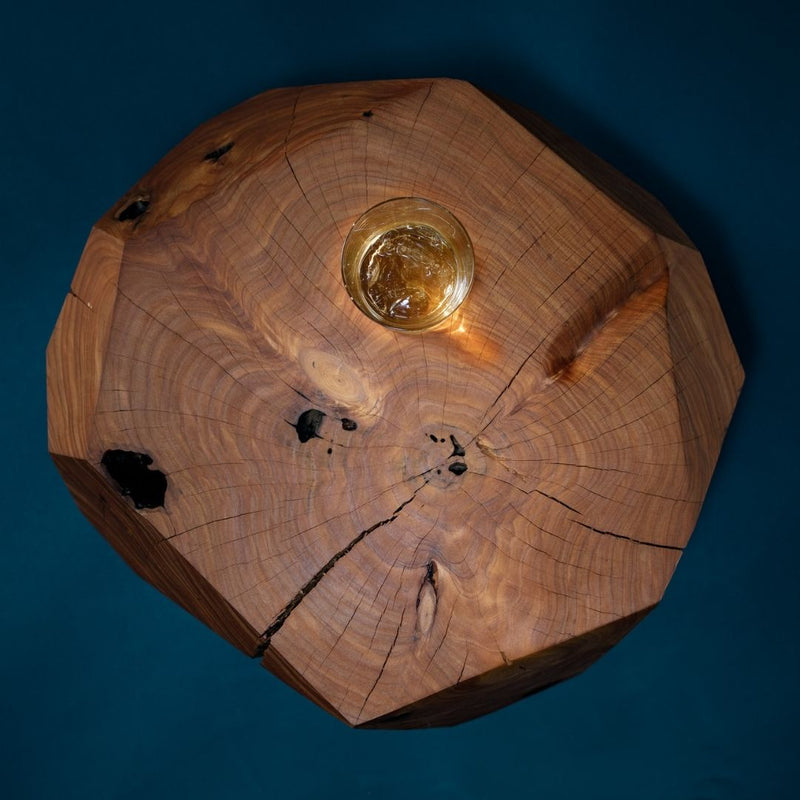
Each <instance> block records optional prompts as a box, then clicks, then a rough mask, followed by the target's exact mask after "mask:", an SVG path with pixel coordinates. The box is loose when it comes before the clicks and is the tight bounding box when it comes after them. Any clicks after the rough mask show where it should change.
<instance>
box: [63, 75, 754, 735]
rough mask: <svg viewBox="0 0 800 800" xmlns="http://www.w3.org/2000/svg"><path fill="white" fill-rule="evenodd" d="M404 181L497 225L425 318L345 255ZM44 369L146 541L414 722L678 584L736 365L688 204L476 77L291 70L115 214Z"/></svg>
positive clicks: (343, 707)
mask: <svg viewBox="0 0 800 800" xmlns="http://www.w3.org/2000/svg"><path fill="white" fill-rule="evenodd" d="M405 196H421V197H425V198H428V199H430V200H433V201H435V202H437V203H439V204H441V205H442V206H444V207H445V208H446V209H448V210H449V211H450V212H452V213H453V214H454V215H455V216H456V217H457V218H458V219H459V220H460V221H461V223H462V224H463V225H464V227H465V228H466V229H467V232H468V233H469V236H470V237H471V239H472V243H473V247H474V252H475V282H474V285H473V288H472V291H471V294H470V295H469V297H468V298H467V300H466V302H465V303H464V304H463V306H462V307H461V308H460V309H459V310H458V311H457V312H456V313H455V314H454V315H453V316H452V317H450V318H449V319H448V320H447V321H446V322H445V323H444V324H443V325H442V326H440V327H438V328H437V329H434V330H431V331H428V332H425V333H422V334H413V335H412V334H404V333H400V332H396V331H393V330H390V329H388V328H385V327H382V326H380V325H378V324H376V323H375V322H372V321H370V320H369V319H367V318H366V317H365V316H364V315H363V314H362V313H361V312H360V311H359V310H358V309H357V308H356V307H355V305H353V303H351V301H350V299H349V298H348V296H347V293H346V291H345V289H344V286H343V284H342V280H341V274H340V257H341V250H342V244H343V241H344V238H345V237H346V235H347V233H348V230H349V229H350V227H351V225H352V224H353V222H354V220H355V219H356V218H357V217H359V216H360V215H361V214H362V213H363V212H364V211H366V210H367V209H368V208H370V207H372V206H374V205H375V204H377V203H380V202H382V201H384V200H388V199H391V198H395V197H405ZM47 366H48V407H49V435H50V449H51V452H52V453H53V456H54V458H55V461H56V464H57V465H58V467H59V469H60V470H61V472H62V474H63V476H64V478H65V480H66V482H67V484H68V486H69V488H70V490H71V491H72V493H73V495H74V496H75V498H76V500H77V501H78V504H79V505H80V507H81V509H82V510H83V512H84V513H85V514H86V515H87V516H88V517H89V519H90V520H91V521H92V522H93V523H94V524H95V525H96V526H97V527H98V528H99V529H100V531H101V532H102V533H103V534H104V535H105V536H106V537H107V538H108V540H109V541H110V542H111V544H112V545H113V546H114V547H115V548H116V549H117V550H118V551H119V552H120V553H121V554H122V555H123V557H124V558H125V559H126V560H127V561H128V562H129V563H130V564H131V566H132V567H133V568H134V569H136V570H137V572H139V574H140V575H142V576H143V577H144V578H145V579H146V580H148V581H150V582H151V583H153V584H154V585H155V586H157V587H158V588H159V589H160V590H161V591H163V592H164V593H165V594H167V595H168V596H170V597H172V598H173V599H175V600H176V601H177V602H179V603H181V604H182V605H183V606H184V607H185V608H187V609H188V610H189V611H191V612H192V613H193V614H195V615H196V616H198V617H199V618H200V619H202V620H203V621H204V622H206V623H207V624H208V625H209V626H211V627H212V628H213V629H214V630H216V631H217V632H219V633H220V634H221V635H223V636H225V637H226V638H227V639H228V640H230V641H231V642H232V643H234V644H235V645H236V646H237V647H239V648H241V649H242V650H243V651H245V652H246V653H248V654H250V655H256V654H263V659H264V664H265V665H266V666H267V667H268V668H269V669H271V670H272V671H273V672H275V673H276V674H277V675H279V676H280V677H281V678H283V679H284V680H285V681H287V682H288V683H289V684H291V685H292V686H294V687H295V688H297V689H298V690H300V691H301V692H303V693H304V694H306V695H307V696H308V697H310V698H312V699H313V700H314V701H315V702H317V703H319V704H320V705H321V706H323V707H324V708H326V709H327V710H329V711H330V712H331V713H333V714H335V715H337V716H338V717H340V718H341V719H343V720H345V721H346V722H348V723H349V724H351V725H386V726H395V727H405V726H419V725H429V724H447V723H453V722H458V721H461V720H464V719H468V718H470V717H474V716H477V715H478V714H481V713H485V712H487V711H490V710H492V709H494V708H497V707H499V706H502V705H504V704H506V703H509V702H512V701H513V700H516V699H518V698H519V697H522V696H524V695H526V694H529V693H530V692H532V691H535V690H536V689H538V688H541V687H543V686H545V685H547V684H550V683H552V682H554V681H557V680H561V679H563V678H566V677H569V676H570V675H573V674H575V673H576V672H578V671H580V670H581V669H583V668H584V667H586V666H587V665H588V664H589V663H591V661H593V660H594V659H595V658H597V657H598V656H599V655H600V654H601V653H602V652H603V651H604V650H606V649H607V648H608V647H610V646H611V645H612V644H613V643H614V642H616V641H617V640H618V639H619V638H620V637H621V636H622V635H624V633H625V632H627V631H628V630H629V629H630V628H631V627H632V626H633V625H634V624H635V623H636V622H637V621H638V620H639V619H640V618H641V617H642V616H643V615H644V614H645V613H646V612H647V611H648V610H649V609H651V608H652V607H653V606H654V605H655V604H656V603H658V601H659V599H660V598H661V596H662V594H663V592H664V589H665V587H666V585H667V583H668V581H669V579H670V576H671V575H672V572H673V569H674V568H675V565H676V563H677V561H678V558H679V557H680V554H681V551H682V549H683V548H684V546H685V545H686V542H687V540H688V538H689V536H690V534H691V531H692V528H693V526H694V524H695V521H696V518H697V515H698V512H699V510H700V505H701V502H702V499H703V496H704V494H705V491H706V488H707V485H708V482H709V480H710V477H711V473H712V470H713V467H714V464H715V461H716V458H717V455H718V453H719V449H720V445H721V442H722V438H723V435H724V431H725V428H726V426H727V423H728V421H729V419H730V416H731V413H732V411H733V407H734V405H735V402H736V397H737V395H738V392H739V389H740V386H741V382H742V378H743V375H742V371H741V367H740V364H739V361H738V359H737V356H736V353H735V350H734V348H733V345H732V344H731V341H730V338H729V335H728V332H727V329H726V326H725V322H724V320H723V318H722V315H721V312H720V310H719V307H718V304H717V301H716V298H715V296H714V293H713V290H712V287H711V285H710V282H709V279H708V276H707V274H706V271H705V268H704V266H703V262H702V260H701V258H700V256H699V254H698V253H697V252H696V250H695V249H694V248H693V246H692V245H691V243H690V242H689V240H688V239H687V238H686V236H685V235H684V234H683V233H682V231H681V230H680V229H679V228H678V226H677V225H676V224H675V222H674V221H673V220H672V219H671V218H670V217H669V215H668V214H667V213H666V212H665V211H664V209H663V208H662V207H661V206H660V205H659V204H658V203H657V202H656V201H655V200H654V199H653V198H652V197H650V196H649V195H647V194H646V193H645V192H643V191H642V190H641V189H639V188H638V187H635V186H634V185H633V184H631V183H630V182H629V181H627V179H625V178H623V177H622V176H620V175H619V174H618V173H616V172H615V171H614V170H612V169H611V168H610V167H608V166H607V165H606V164H604V163H603V162H601V161H599V160H598V159H596V158H595V157H594V156H592V155H591V154H589V153H587V152H586V151H585V150H583V149H582V148H580V147H579V146H578V145H576V144H575V143H573V142H571V141H569V140H568V139H566V138H565V137H564V136H563V135H561V134H559V133H558V131H555V130H554V129H553V128H552V127H550V126H549V125H548V124H547V123H545V122H544V121H543V120H541V119H539V118H538V117H536V116H535V115H533V114H531V113H530V112H527V111H524V110H523V109H520V108H518V107H514V106H512V105H511V104H509V103H507V102H505V101H502V100H499V99H498V98H489V97H488V96H487V95H485V94H483V93H481V92H480V91H478V90H476V89H475V88H474V87H472V86H470V85H468V84H465V83H461V82H456V81H449V80H435V81H417V80H413V81H392V82H379V83H362V84H351V85H338V86H316V87H305V88H300V89H296V88H294V89H282V90H277V91H271V92H267V93H266V94H264V95H261V96H259V97H256V98H254V99H253V100H250V101H248V102H246V103H244V104H242V105H240V106H238V107H237V108H234V109H232V110H231V111H229V112H227V113H225V114H223V115H221V116H220V117H217V118H216V119H214V120H212V121H211V122H209V123H207V124H206V125H203V126H202V127H200V128H199V129H198V130H196V131H195V132H194V133H193V134H192V135H191V136H189V137H188V138H187V139H186V140H185V141H184V142H182V143H181V144H180V145H179V146H178V147H177V148H175V149H174V150H173V151H172V152H171V153H170V154H169V155H167V156H166V157H165V158H164V159H163V160H162V161H161V162H160V163H159V164H158V165H157V166H156V167H155V168H154V169H153V170H152V171H151V172H150V173H149V174H148V175H146V176H145V177H144V178H143V179H142V181H141V182H140V183H139V184H137V186H136V187H134V189H133V190H132V191H131V192H129V194H128V195H127V196H126V197H125V198H124V199H123V200H122V201H121V202H120V203H119V204H118V206H117V207H115V208H114V209H113V210H112V211H111V212H110V213H109V214H108V215H107V216H105V217H104V218H103V219H101V220H100V221H99V222H98V224H97V225H96V227H95V229H94V230H93V232H92V234H91V236H90V238H89V241H88V243H87V246H86V250H85V252H84V255H83V258H82V260H81V263H80V265H79V267H78V271H77V273H76V276H75V279H74V282H73V285H72V291H71V292H70V294H69V295H68V296H67V298H66V301H65V304H64V308H63V310H62V312H61V316H60V317H59V320H58V324H57V326H56V329H55V332H54V334H53V338H52V340H51V343H50V346H49V349H48V365H47ZM137 454H138V455H137ZM150 460H151V461H150ZM148 462H150V463H148ZM159 473H163V476H166V481H165V485H166V491H165V494H164V495H163V506H160V505H158V503H159V502H160V497H159V492H158V491H157V488H158V487H157V486H156V484H159V485H160V483H159V482H160V481H162V480H163V479H160V478H158V477H157V475H158V474H159ZM154 475H156V477H155V478H153V476H154ZM137 506H141V507H137ZM148 506H154V507H148Z"/></svg>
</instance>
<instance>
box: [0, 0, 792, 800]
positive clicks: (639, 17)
mask: <svg viewBox="0 0 800 800" xmlns="http://www.w3.org/2000/svg"><path fill="white" fill-rule="evenodd" d="M0 28H1V29H0V66H1V67H2V71H0V76H1V77H0V80H1V81H2V94H1V95H0V109H1V111H0V120H2V126H0V139H1V140H2V141H0V163H2V174H3V184H2V191H0V228H1V233H2V235H1V237H0V259H2V274H0V281H2V292H1V293H0V306H1V307H2V315H0V316H1V317H2V322H1V324H2V348H0V353H2V359H3V363H2V372H3V376H4V377H3V387H2V393H1V395H0V396H1V398H2V399H1V400H0V402H2V455H3V458H2V462H1V463H0V470H2V481H1V482H0V486H2V503H3V505H2V523H0V536H1V537H2V539H1V540H0V554H1V555H0V626H2V631H1V634H2V643H3V649H2V653H3V655H2V658H0V735H2V738H3V739H4V742H3V743H2V744H1V746H0V794H3V795H5V796H6V797H13V798H17V797H20V798H22V797H35V798H40V797H42V798H50V797H53V798H65V797H80V798H129V797H130V798H133V797H149V798H167V797H170V798H172V797H188V796H191V797H194V798H217V797H220V798H222V797H236V796H245V794H247V795H248V796H253V795H254V794H256V793H257V794H258V795H259V796H280V797H286V798H320V797H345V796H347V797H374V798H409V797H418V796H430V797H459V798H494V797H501V796H521V797H528V796H530V797H537V798H581V800H585V799H586V798H609V799H611V798H613V799H614V800H622V799H623V798H637V799H639V798H649V799H653V800H655V799H657V798H726V800H730V799H731V798H754V797H758V798H783V797H786V798H789V797H796V796H797V792H798V789H797V783H798V779H800V767H798V759H797V750H798V737H797V723H796V717H797V714H798V711H799V710H800V708H799V705H798V685H799V684H798V680H797V678H798V663H799V662H798V649H799V648H798V635H797V634H798V625H797V623H798V606H799V605H800V603H799V602H798V585H799V584H798V556H799V555H800V546H798V534H800V524H799V523H800V512H798V508H800V506H799V505H798V502H797V487H798V478H800V470H799V469H798V464H799V463H800V459H799V458H798V445H799V444H800V436H799V435H798V423H797V407H798V401H797V397H798V388H800V387H798V357H797V344H796V343H797V341H798V335H797V323H798V290H800V277H798V276H799V275H800V273H799V272H798V268H799V267H800V259H798V255H800V253H799V252H798V250H799V248H798V240H797V228H798V220H797V216H798V214H797V212H798V203H797V200H796V192H797V187H798V183H800V175H798V133H797V127H798V78H800V70H799V69H798V56H797V49H798V42H799V41H800V15H799V14H798V5H797V4H796V3H789V2H787V3H780V2H778V1H777V0H765V1H764V2H760V3H751V2H748V3H735V2H726V3H722V2H702V0H693V2H684V0H675V1H673V2H668V3H661V4H656V3H652V4H648V3H642V2H640V1H639V2H634V1H633V0H632V1H631V2H626V1H623V0H613V1H609V2H601V0H594V1H588V0H587V1H586V2H576V1H573V0H561V2H559V3H554V2H547V3H544V2H542V3H536V2H530V3H518V2H513V1H512V2H509V0H494V1H493V2H491V3H487V2H483V3H473V2H467V0H462V1H461V2H442V3H436V2H433V0H428V1H427V2H417V0H406V2H404V3H403V4H402V5H397V4H393V3H378V2H374V3H365V2H354V3H351V4H350V5H346V4H334V3H320V2H316V0H310V1H309V2H306V3H295V4H291V3H281V4H277V3H276V4H269V3H266V2H261V3H259V2H255V0H226V1H225V2H213V3H212V2H206V1H205V0H193V2H183V1H182V2H169V1H168V0H167V2H163V3H141V2H118V3H108V2H102V3H101V2H76V3H58V4H56V3H42V2H36V0H31V1H30V2H27V3H24V4H18V5H17V6H16V7H15V8H14V10H13V11H9V10H7V11H6V12H4V17H3V22H2V25H1V26H0ZM439 75H443V76H451V77H459V78H466V79H468V80H471V81H473V82H474V83H477V84H478V85H480V86H482V87H485V88H487V89H491V90H493V91H495V92H497V93H499V94H501V95H505V96H507V97H509V98H511V99H513V100H515V101H517V102H519V103H522V104H524V105H527V106H529V107H531V108H533V109H535V110H537V111H538V112H540V113H542V114H543V115H545V116H547V117H549V118H550V119H551V120H552V121H553V122H554V123H556V124H557V125H559V126H560V127H561V128H563V129H565V130H566V131H567V132H568V133H570V134H571V135H572V136H574V137H575V138H577V139H579V140H581V141H582V142H583V143H584V144H586V145H588V146H589V147H590V148H591V149H593V150H594V151H596V152H597V153H599V154H600V155H602V156H603V157H605V158H606V159H607V160H609V161H611V162H612V163H613V164H615V165H616V166H617V167H619V168H620V169H622V170H623V171H624V172H626V173H627V174H628V175H630V176H631V177H632V178H634V179H635V180H636V181H638V182H639V183H640V184H642V185H643V186H645V187H646V188H648V189H649V190H650V191H652V192H653V193H654V194H656V195H657V196H658V197H659V198H660V199H661V200H662V201H663V202H664V203H665V205H666V206H667V207H668V208H669V209H670V210H671V212H672V213H673V215H674V216H675V217H676V218H677V220H678V221H679V223H680V224H681V225H682V226H683V227H684V229H685V230H686V231H687V232H688V234H689V235H690V236H691V237H692V238H693V239H694V241H695V242H696V243H697V245H698V246H699V248H700V250H701V251H702V253H703V254H704V256H705V259H706V262H707V264H708V268H709V271H710V273H711V276H712V279H713V281H714V283H715V285H716V288H717V290H718V294H719V297H720V300H721V303H722V306H723V309H724V311H725V313H726V316H727V319H728V321H729V325H730V328H731V331H732V335H733V338H734V341H735V342H736V345H737V347H738V349H739V353H740V355H741V358H742V360H743V362H744V365H745V369H746V371H747V380H746V382H745V387H744V391H743V394H742V397H741V401H740V404H739V407H738V409H737V412H736V415H735V417H734V419H733V422H732V425H731V427H730V430H729V434H728V438H727V440H726V443H725V447H724V449H723V453H722V456H721V460H720V463H719V467H718V470H717V472H716V474H715V477H714V480H713V483H712V486H711V489H710V492H709V494H708V497H707V500H706V503H705V506H704V509H703V513H702V515H701V519H700V522H699V525H698V527H697V529H696V531H695V535H694V537H693V539H692V541H691V543H690V545H689V547H688V548H687V550H686V552H685V554H684V556H683V559H682V561H681V563H680V565H679V567H678V570H677V573H676V576H675V578H674V580H673V582H672V583H671V585H670V587H669V589H668V591H667V594H666V597H665V599H664V601H663V603H662V604H661V606H660V607H659V608H658V609H656V611H655V612H654V613H653V614H651V615H650V616H649V617H648V618H647V619H646V620H645V621H644V623H642V624H641V625H640V626H639V627H638V628H637V629H636V630H635V631H634V632H633V633H632V634H631V635H630V636H629V637H628V638H627V639H625V640H624V642H623V643H622V644H621V645H620V646H618V647H617V648H616V649H614V650H613V651H612V652H611V653H610V654H609V655H607V656H606V657H605V658H603V659H602V660H601V661H600V662H599V663H598V664H597V665H595V666H594V667H592V668H591V669H590V670H588V671H587V672H586V673H585V674H584V675H582V676H581V677H579V678H576V679H574V680H572V681H569V682H567V683H564V684H561V685H559V686H557V687H555V688H552V689H550V690H548V691H546V692H544V693H541V694H539V695H536V696H534V697H531V698H529V699H527V700H525V701H523V702H521V703H519V704H517V705H515V706H512V707H510V708H508V709H505V710H503V711H500V712H497V713H495V714H493V715H491V716H489V717H485V718H483V719H480V720H477V721H475V722H471V723H469V724H466V725H463V726H461V727H458V728H454V729H444V730H434V731H416V732H369V731H352V730H350V729H348V728H346V727H345V726H343V725H342V724H340V723H339V722H336V721H335V720H334V719H332V718H331V717H329V716H327V715H326V714H325V713H323V712H322V711H320V710H318V709H317V708H316V707H314V706H312V705H311V704H310V703H309V702H307V701H306V700H305V699H303V698H301V697H300V696H299V695H296V694H294V693H293V692H292V691H291V690H289V689H287V688H286V687H284V686H283V685H282V684H281V683H279V682H278V681H277V680H276V679H274V678H272V676H270V675H269V674H268V673H266V672H265V671H263V670H261V669H260V668H259V666H258V664H257V663H256V662H251V661H249V660H248V659H246V658H244V657H243V656H242V655H241V654H240V653H238V652H237V651H235V650H234V649H233V648H232V647H230V646H229V645H227V644H226V643H225V642H224V641H222V640H221V639H218V638H217V637H216V636H214V635H213V634H211V633H210V632H209V631H207V630H206V629H205V628H204V627H203V626H202V625H201V624H200V623H198V622H196V621H195V620H194V619H193V618H191V617H189V616H188V615H187V614H185V613H184V612H183V611H181V610H180V609H179V608H178V607H177V606H174V605H173V604H172V603H170V602H169V601H167V600H166V599H164V598H163V597H161V595H159V594H158V593H157V592H156V591H155V590H153V589H151V588H150V587H149V586H147V585H146V584H145V583H143V582H142V581H140V580H139V579H138V578H136V577H135V575H134V574H133V573H132V572H131V571H130V570H129V569H128V568H127V567H126V566H125V565H124V564H123V563H122V562H121V561H120V560H119V558H118V557H117V556H116V555H115V554H114V553H113V552H112V551H111V549H110V548H109V547H108V546H107V545H106V544H105V542H104V541H103V540H102V539H101V537H100V536H99V535H97V534H96V533H95V532H94V531H93V530H92V529H91V527H90V526H89V524H88V523H87V522H86V521H85V520H84V519H83V518H82V517H81V516H80V514H79V513H78V511H77V509H76V508H75V506H74V504H73V502H72V500H71V499H70V497H69V495H68V493H67V491H66V489H65V488H64V486H63V485H62V483H61V480H60V478H59V477H58V475H57V473H56V471H55V469H54V467H53V466H52V465H51V463H50V461H49V459H48V456H47V452H46V429H45V402H44V349H45V346H46V343H47V340H48V337H49V335H50V331H51V330H52V326H53V324H54V322H55V319H56V316H57V314H58V311H59V309H60V306H61V303H62V300H63V298H64V295H65V293H66V291H67V289H68V287H69V282H70V278H71V276H72V274H73V271H74V268H75V266H76V264H77V261H78V258H79V256H80V252H81V248H82V245H83V242H84V241H85V239H86V236H87V234H88V232H89V229H90V227H91V225H92V223H93V222H94V220H95V219H96V218H98V217H99V216H100V215H101V214H102V213H103V212H104V211H105V210H106V209H107V208H108V207H110V206H111V205H112V203H114V202H115V201H116V199H117V198H118V197H119V196H120V195H121V194H122V193H123V192H124V191H126V189H127V188H128V187H129V186H130V185H131V184H133V183H134V182H135V181H136V180H137V179H138V178H139V177H140V176H141V175H142V174H143V173H144V172H145V171H146V170H147V169H148V168H149V167H150V166H151V165H152V164H153V163H154V162H155V161H156V160H157V159H158V158H159V157H160V156H161V155H163V154H164V153H165V152H166V151H167V150H168V149H169V148H170V147H171V146H172V145H174V144H175V143H177V141H179V140H180V139H181V138H182V137H183V136H185V135H186V134H188V133H189V131H190V130H191V129H192V128H193V127H194V126H195V125H197V124H198V123H200V122H202V121H203V120H205V119H206V118H208V117H210V116H213V115H215V114H217V113H219V112H221V111H223V110H225V109H226V108H228V107H230V106H232V105H234V104H235V103H237V102H238V101H240V100H243V99H245V98H247V97H248V96H250V95H252V94H255V93H257V92H260V91H262V90H265V89H268V88H272V87H276V86H283V85H293V84H304V83H322V82H333V81H342V80H350V79H370V78H386V77H415V76H439Z"/></svg>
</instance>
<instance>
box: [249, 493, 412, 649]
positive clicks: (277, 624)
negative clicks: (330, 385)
mask: <svg viewBox="0 0 800 800" xmlns="http://www.w3.org/2000/svg"><path fill="white" fill-rule="evenodd" d="M427 485H428V480H427V479H426V480H425V481H424V482H423V484H422V485H421V486H418V487H417V488H416V489H414V492H413V493H412V495H411V497H409V498H408V499H407V500H404V501H403V502H402V503H401V504H400V505H399V506H398V507H397V508H396V509H395V510H394V511H393V512H392V515H391V516H389V517H387V518H386V519H382V520H380V522H376V523H375V524H374V525H371V526H370V527H369V528H366V529H365V530H363V531H361V533H359V534H358V536H356V537H355V538H354V539H352V540H351V541H350V542H349V544H347V545H346V546H345V547H343V548H342V549H341V550H340V551H339V552H338V553H336V554H335V555H333V556H331V557H330V558H329V559H328V561H327V562H326V563H325V564H324V565H323V566H322V567H320V568H319V569H318V570H317V571H316V572H315V573H314V575H313V576H312V577H311V578H310V579H309V580H308V581H306V583H305V584H303V586H302V587H301V588H300V590H299V591H298V592H297V594H295V596H294V597H293V598H292V599H291V600H290V601H289V602H288V603H287V604H286V605H285V606H284V608H283V610H282V611H281V612H280V613H279V614H278V616H276V617H275V619H274V620H273V621H272V622H271V623H270V625H269V627H268V628H267V629H266V630H265V631H264V633H263V634H261V636H260V637H259V639H260V642H259V646H258V650H257V653H256V655H259V656H261V655H263V654H264V653H265V652H266V650H267V649H268V648H269V646H270V642H271V641H272V637H273V636H274V635H275V634H276V633H277V632H278V631H279V630H280V629H281V628H282V627H283V625H284V624H285V623H286V620H287V619H288V618H289V615H290V614H291V613H292V612H293V611H294V610H295V609H296V608H297V606H299V605H300V603H302V602H303V599H304V598H305V597H306V596H307V595H308V594H309V592H311V591H312V590H313V589H314V588H315V587H316V586H317V584H318V583H319V582H320V581H321V580H322V579H323V578H324V577H325V576H326V575H327V574H328V573H329V572H330V571H331V570H332V569H333V568H334V566H336V563H337V562H338V561H340V560H341V559H342V558H344V557H345V556H346V555H347V554H348V553H349V552H350V551H351V550H352V549H353V548H354V547H355V546H356V545H357V544H358V543H359V542H362V541H363V540H364V539H366V537H367V536H369V534H370V533H372V532H373V531H376V530H377V529H378V528H381V527H383V526H384V525H389V524H390V523H392V522H394V521H395V520H396V519H397V517H398V516H399V515H400V513H401V512H402V511H403V509H404V508H405V507H406V506H407V505H408V504H409V503H411V502H412V501H413V500H414V498H415V497H416V496H417V494H418V493H419V492H420V491H421V490H422V489H423V488H424V487H425V486H427Z"/></svg>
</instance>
